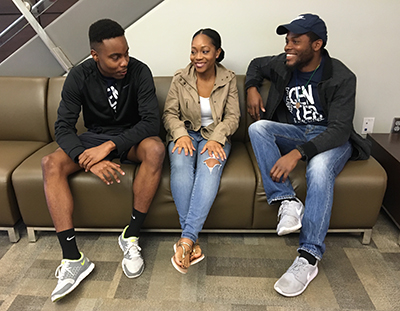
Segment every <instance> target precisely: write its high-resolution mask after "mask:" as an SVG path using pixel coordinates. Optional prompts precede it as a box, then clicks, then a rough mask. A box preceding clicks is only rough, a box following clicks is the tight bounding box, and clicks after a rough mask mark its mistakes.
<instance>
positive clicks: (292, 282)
mask: <svg viewBox="0 0 400 311" xmlns="http://www.w3.org/2000/svg"><path fill="white" fill-rule="evenodd" d="M317 265H318V261H317V262H316V263H315V265H314V266H313V265H310V264H309V263H308V261H307V259H305V258H303V257H297V258H296V259H295V260H294V262H293V264H292V265H291V266H290V268H289V269H288V270H287V271H286V273H285V274H284V275H282V276H281V278H280V279H279V280H278V281H277V282H276V283H275V285H274V289H275V290H276V291H277V292H278V293H279V294H281V295H283V296H286V297H294V296H297V295H300V294H301V293H302V292H304V291H305V289H306V288H307V286H308V284H309V283H310V282H311V281H312V280H313V279H314V278H315V277H316V276H317V274H318V267H317Z"/></svg>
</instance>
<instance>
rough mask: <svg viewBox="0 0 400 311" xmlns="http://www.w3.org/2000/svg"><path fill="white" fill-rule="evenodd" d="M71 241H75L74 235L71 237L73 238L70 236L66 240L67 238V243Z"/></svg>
mask: <svg viewBox="0 0 400 311" xmlns="http://www.w3.org/2000/svg"><path fill="white" fill-rule="evenodd" d="M72 239H75V235H73V236H71V237H68V238H67V241H71V240H72Z"/></svg>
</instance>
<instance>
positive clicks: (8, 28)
mask: <svg viewBox="0 0 400 311" xmlns="http://www.w3.org/2000/svg"><path fill="white" fill-rule="evenodd" d="M57 1H58V0H53V1H50V0H39V2H37V3H35V4H34V5H33V6H32V8H31V10H30V12H31V14H32V15H33V16H34V17H35V18H37V17H39V16H40V15H41V14H43V13H44V12H46V11H47V10H48V9H49V8H50V7H51V6H52V5H53V4H54V3H56V2H57ZM45 2H48V6H46V3H45ZM42 4H43V6H44V9H43V11H39V7H40V6H41V5H42ZM36 9H37V10H36ZM23 20H26V19H25V17H24V16H23V15H21V16H20V17H18V18H17V19H16V20H15V21H14V22H13V23H11V24H10V25H9V26H8V27H7V28H6V29H4V30H3V31H2V32H1V33H0V47H1V46H2V45H3V44H5V43H6V42H8V41H9V40H10V39H12V38H13V37H14V36H15V35H17V34H18V33H19V32H20V31H21V30H23V29H24V28H25V27H26V26H28V24H29V23H28V21H26V24H25V25H24V26H23V27H21V29H19V30H18V31H17V32H16V33H15V34H14V35H13V36H11V37H10V38H8V39H7V40H5V41H4V42H2V38H3V37H4V36H5V35H7V34H8V33H9V32H10V31H11V30H12V29H13V28H14V27H16V26H17V25H18V24H19V23H20V22H22V21H23Z"/></svg>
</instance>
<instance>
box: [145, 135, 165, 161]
mask: <svg viewBox="0 0 400 311" xmlns="http://www.w3.org/2000/svg"><path fill="white" fill-rule="evenodd" d="M142 143H143V142H142ZM141 147H142V148H143V151H144V152H143V155H144V158H143V159H142V161H143V162H151V163H152V164H153V165H155V166H160V167H161V166H162V163H163V162H164V157H165V145H164V143H163V142H162V141H161V139H160V138H159V137H154V138H153V137H151V138H150V139H148V140H147V141H146V142H145V143H144V144H143V145H142V146H141Z"/></svg>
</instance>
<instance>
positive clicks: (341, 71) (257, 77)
mask: <svg viewBox="0 0 400 311" xmlns="http://www.w3.org/2000/svg"><path fill="white" fill-rule="evenodd" d="M324 53H325V57H326V59H325V65H324V71H323V74H322V81H321V82H320V83H319V84H318V95H319V98H320V101H321V106H322V109H323V111H324V113H325V115H326V117H327V121H328V126H327V129H326V130H325V131H324V132H322V133H321V134H320V135H318V136H316V137H315V138H313V139H312V140H310V141H309V142H307V143H305V144H302V145H300V146H297V149H298V150H299V151H300V153H301V154H302V155H303V157H304V158H305V159H307V160H308V159H311V158H312V157H313V156H315V155H316V154H318V153H321V152H324V151H326V150H329V149H332V148H335V147H338V146H341V145H343V144H344V143H345V142H346V141H348V140H350V142H351V143H352V145H353V154H352V157H351V159H352V160H365V159H368V157H369V156H370V152H371V147H370V142H369V141H368V140H366V139H363V138H362V137H361V136H360V135H358V134H357V133H356V132H355V131H354V128H353V117H354V111H355V95H356V76H355V75H354V74H353V73H352V72H351V71H350V70H349V69H348V68H347V67H346V66H345V65H344V64H343V63H342V62H340V61H339V60H337V59H334V58H331V57H330V56H329V54H328V52H327V51H324ZM285 60H286V54H285V53H282V54H280V55H277V56H266V57H259V58H256V59H253V60H252V61H251V63H250V65H249V68H248V70H247V74H246V90H247V89H248V88H249V87H252V86H255V87H257V88H258V87H260V86H261V83H262V81H263V79H267V80H270V81H271V87H270V90H269V94H268V99H267V102H266V105H265V110H266V112H265V114H264V115H263V118H264V119H267V120H274V121H277V122H283V123H288V122H289V119H288V118H287V115H288V111H287V108H286V107H285V105H284V103H283V96H284V92H285V88H286V86H287V85H288V83H289V82H290V79H291V77H292V71H291V70H290V69H289V68H288V67H287V66H286V64H285Z"/></svg>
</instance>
